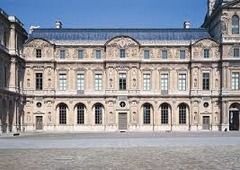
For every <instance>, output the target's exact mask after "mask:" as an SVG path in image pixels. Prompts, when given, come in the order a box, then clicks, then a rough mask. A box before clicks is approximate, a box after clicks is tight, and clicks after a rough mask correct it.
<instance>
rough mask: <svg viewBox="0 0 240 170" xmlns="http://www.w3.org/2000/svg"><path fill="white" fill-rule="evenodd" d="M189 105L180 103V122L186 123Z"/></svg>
mask: <svg viewBox="0 0 240 170" xmlns="http://www.w3.org/2000/svg"><path fill="white" fill-rule="evenodd" d="M186 116H187V107H186V105H185V104H180V105H179V124H186V122H187V121H186Z"/></svg>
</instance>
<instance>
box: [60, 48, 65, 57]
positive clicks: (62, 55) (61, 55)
mask: <svg viewBox="0 0 240 170" xmlns="http://www.w3.org/2000/svg"><path fill="white" fill-rule="evenodd" d="M65 58H66V52H65V50H60V59H65Z"/></svg>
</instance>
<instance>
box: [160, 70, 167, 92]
mask: <svg viewBox="0 0 240 170" xmlns="http://www.w3.org/2000/svg"><path fill="white" fill-rule="evenodd" d="M161 90H168V74H167V73H163V74H161Z"/></svg>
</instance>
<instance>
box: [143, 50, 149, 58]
mask: <svg viewBox="0 0 240 170" xmlns="http://www.w3.org/2000/svg"><path fill="white" fill-rule="evenodd" d="M149 58H150V55H149V50H144V59H149Z"/></svg>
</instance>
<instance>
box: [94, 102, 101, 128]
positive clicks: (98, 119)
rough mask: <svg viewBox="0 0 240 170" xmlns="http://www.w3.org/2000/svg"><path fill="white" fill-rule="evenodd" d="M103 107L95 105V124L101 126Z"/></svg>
mask: <svg viewBox="0 0 240 170" xmlns="http://www.w3.org/2000/svg"><path fill="white" fill-rule="evenodd" d="M102 115H103V106H102V105H101V104H96V105H95V124H102Z"/></svg>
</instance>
